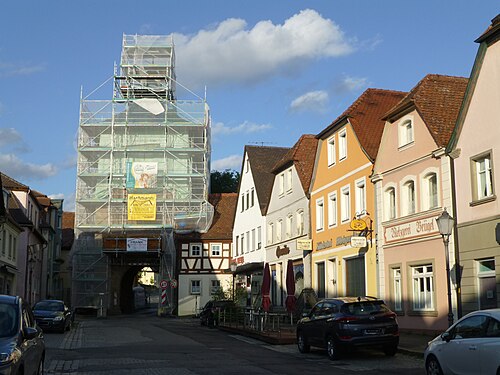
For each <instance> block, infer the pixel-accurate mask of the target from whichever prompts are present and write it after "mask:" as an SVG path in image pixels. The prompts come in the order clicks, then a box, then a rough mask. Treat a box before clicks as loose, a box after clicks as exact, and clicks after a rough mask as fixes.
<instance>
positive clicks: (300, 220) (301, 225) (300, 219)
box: [296, 210, 305, 236]
mask: <svg viewBox="0 0 500 375" xmlns="http://www.w3.org/2000/svg"><path fill="white" fill-rule="evenodd" d="M296 218H297V235H298V236H302V235H303V234H304V233H305V218H304V210H298V211H297V214H296Z"/></svg>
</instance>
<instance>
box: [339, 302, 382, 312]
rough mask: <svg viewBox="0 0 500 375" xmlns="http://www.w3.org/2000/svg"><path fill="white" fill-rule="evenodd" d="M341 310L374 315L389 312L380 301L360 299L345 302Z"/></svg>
mask: <svg viewBox="0 0 500 375" xmlns="http://www.w3.org/2000/svg"><path fill="white" fill-rule="evenodd" d="M342 312H343V313H346V314H350V315H374V314H379V313H386V312H389V309H388V308H387V306H386V305H385V304H384V303H383V302H382V301H362V302H354V303H346V304H345V305H343V306H342Z"/></svg>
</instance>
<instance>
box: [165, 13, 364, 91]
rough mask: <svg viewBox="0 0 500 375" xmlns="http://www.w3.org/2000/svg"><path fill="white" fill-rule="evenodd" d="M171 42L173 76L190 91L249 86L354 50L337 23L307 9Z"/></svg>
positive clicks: (228, 23) (229, 23)
mask: <svg viewBox="0 0 500 375" xmlns="http://www.w3.org/2000/svg"><path fill="white" fill-rule="evenodd" d="M174 40H175V45H176V58H177V70H178V77H179V79H180V82H181V83H182V84H184V85H186V86H187V87H193V88H195V87H196V88H198V87H200V85H207V84H208V85H209V86H215V85H220V84H226V83H253V82H256V81H260V80H263V79H265V78H267V77H270V76H272V75H276V74H289V73H290V72H291V71H294V70H296V69H298V68H299V67H304V68H305V67H306V64H305V63H307V62H308V61H311V60H314V59H320V58H324V57H338V56H343V55H347V54H350V53H352V52H353V51H354V46H353V44H352V43H351V40H348V39H347V38H346V37H345V35H344V33H343V32H342V30H341V29H340V27H339V26H338V25H337V24H335V23H334V22H333V21H332V20H330V19H327V18H323V17H322V16H321V14H319V13H318V12H316V11H315V10H311V9H306V10H302V11H300V12H299V13H298V14H295V15H293V16H292V17H290V18H289V19H287V20H285V22H284V23H283V24H276V25H275V24H273V23H272V22H271V21H260V22H258V23H257V24H256V25H255V26H254V27H253V28H250V29H249V28H248V27H247V23H246V21H245V20H243V19H236V18H229V19H226V20H224V21H222V22H221V23H219V24H216V25H215V26H214V27H213V28H211V29H204V30H200V31H198V32H197V33H196V34H194V35H184V34H174Z"/></svg>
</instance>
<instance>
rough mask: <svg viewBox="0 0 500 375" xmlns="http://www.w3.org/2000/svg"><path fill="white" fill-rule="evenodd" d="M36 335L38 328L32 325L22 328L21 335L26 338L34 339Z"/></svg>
mask: <svg viewBox="0 0 500 375" xmlns="http://www.w3.org/2000/svg"><path fill="white" fill-rule="evenodd" d="M37 336H38V330H37V329H36V328H33V327H25V328H23V337H24V338H25V339H26V340H31V339H34V338H35V337H37Z"/></svg>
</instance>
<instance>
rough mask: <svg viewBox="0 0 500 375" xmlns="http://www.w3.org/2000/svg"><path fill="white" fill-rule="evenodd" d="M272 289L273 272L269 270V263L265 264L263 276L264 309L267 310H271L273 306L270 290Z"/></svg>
mask: <svg viewBox="0 0 500 375" xmlns="http://www.w3.org/2000/svg"><path fill="white" fill-rule="evenodd" d="M270 291H271V272H270V271H269V263H266V265H265V266H264V275H263V278H262V288H261V293H262V309H263V310H264V311H265V312H269V308H270V307H271V298H270V296H269V292H270Z"/></svg>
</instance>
